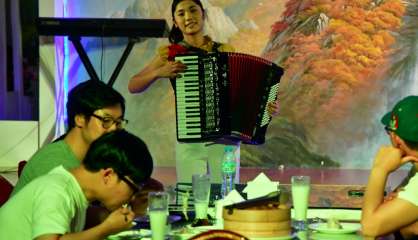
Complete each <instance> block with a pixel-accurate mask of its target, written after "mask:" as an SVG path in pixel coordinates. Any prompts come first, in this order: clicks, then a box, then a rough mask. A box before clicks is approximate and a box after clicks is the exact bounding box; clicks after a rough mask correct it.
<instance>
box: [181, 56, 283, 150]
mask: <svg viewBox="0 0 418 240" xmlns="http://www.w3.org/2000/svg"><path fill="white" fill-rule="evenodd" d="M175 60H176V61H181V62H183V63H184V64H185V65H186V66H187V70H186V71H185V72H184V73H183V74H182V76H181V77H178V78H177V79H176V80H175V95H176V126H177V140H178V141H179V142H201V141H208V140H215V139H218V138H233V139H237V140H240V141H242V142H243V143H247V144H262V143H264V141H265V134H266V131H267V126H268V124H269V123H270V120H271V117H270V116H269V114H268V112H267V105H268V103H269V102H273V101H275V100H276V97H277V91H278V87H279V82H280V78H281V76H282V75H283V69H282V68H280V67H278V66H277V65H276V64H274V63H272V62H270V61H268V60H265V59H263V58H260V57H256V56H252V55H248V54H243V53H230V52H217V53H208V54H186V55H178V56H176V57H175Z"/></svg>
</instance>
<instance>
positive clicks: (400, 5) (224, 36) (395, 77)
mask: <svg viewBox="0 0 418 240" xmlns="http://www.w3.org/2000/svg"><path fill="white" fill-rule="evenodd" d="M74 1H75V0H74ZM88 2H91V1H88ZM93 2H94V1H93ZM104 2H106V4H104V5H99V6H101V8H105V9H102V10H101V11H102V13H101V14H102V15H103V14H105V15H106V16H108V17H127V18H129V17H135V18H138V17H139V18H141V17H142V18H165V19H167V21H168V22H169V25H170V26H171V16H170V14H171V13H170V3H171V1H170V0H136V1H124V5H123V7H121V5H116V3H115V2H118V1H113V2H112V1H104ZM202 2H203V4H204V7H205V10H206V13H207V18H206V21H207V22H206V24H205V25H206V26H207V28H206V31H207V33H208V34H209V35H210V36H211V37H212V38H214V39H215V40H217V41H221V42H228V43H230V44H232V45H233V46H234V47H235V48H236V50H237V51H238V52H244V53H249V54H253V55H257V56H262V57H264V58H267V59H269V60H271V61H274V62H275V63H277V64H278V65H280V66H282V67H283V68H284V69H285V70H286V71H285V75H284V76H283V77H282V79H281V84H280V90H279V91H280V94H279V99H280V101H281V113H280V116H279V117H276V118H274V119H273V121H272V122H271V124H270V126H269V130H268V134H267V141H266V143H265V144H264V145H261V146H246V145H243V146H242V149H241V165H242V166H258V167H260V166H262V167H268V168H278V167H282V166H284V167H314V168H315V167H341V168H368V167H369V166H370V163H371V159H372V157H373V155H374V152H375V151H376V150H377V147H378V146H379V145H380V144H388V140H387V139H386V136H385V133H384V131H382V126H381V125H380V123H379V119H380V117H381V116H382V115H383V114H384V113H385V112H387V111H388V109H389V108H391V107H392V105H393V103H394V102H395V101H397V100H399V98H401V97H403V96H406V95H408V94H413V93H415V94H418V76H417V72H418V71H417V70H416V69H417V68H416V67H417V52H418V45H417V42H418V25H417V24H418V16H417V12H418V10H417V9H418V3H417V1H415V0H409V1H408V0H402V1H401V0H386V1H385V0H288V1H284V0H203V1H202ZM112 4H114V5H115V6H113V5H112ZM99 10H100V8H99ZM77 11H78V13H77V14H78V15H79V16H89V17H94V16H92V12H91V11H90V12H89V11H88V10H84V9H81V8H80V9H78V10H77ZM99 16H100V15H99ZM86 44H87V46H88V47H89V48H90V55H91V56H92V58H93V62H100V64H101V65H100V66H98V65H97V64H96V65H95V66H96V69H97V68H98V67H99V68H100V73H101V75H103V76H105V78H108V76H110V74H111V72H112V70H113V68H114V66H115V65H116V63H117V61H118V58H119V56H120V55H121V49H123V47H122V46H121V44H120V43H119V42H118V41H117V40H106V41H105V42H104V44H105V45H106V47H105V48H104V49H105V50H104V51H102V50H101V49H102V48H101V45H100V44H103V42H102V41H93V40H92V41H90V42H87V43H86ZM164 44H168V41H167V39H144V40H143V41H141V42H140V43H138V44H137V45H136V46H135V48H134V50H133V52H132V53H131V55H130V57H129V59H128V61H127V62H126V64H125V66H124V68H123V70H122V72H121V74H120V75H119V78H118V80H117V81H116V83H115V88H116V89H117V90H119V91H120V92H121V93H122V94H123V95H124V96H125V98H126V99H127V116H126V117H127V118H128V119H129V120H130V123H129V125H128V129H129V130H130V131H133V132H134V133H135V134H137V135H138V136H140V137H142V138H143V139H144V140H145V141H146V142H147V143H148V145H149V147H150V150H151V152H152V153H153V155H154V158H155V159H156V162H157V165H159V166H173V165H174V164H175V160H174V156H175V154H174V151H175V146H176V139H175V136H176V133H175V113H174V111H175V110H174V96H173V91H172V89H171V87H170V84H169V82H168V81H166V80H165V79H162V80H158V81H157V82H156V83H154V84H153V85H152V86H151V87H150V88H149V89H148V90H147V91H146V92H145V93H143V94H138V95H134V94H130V93H129V92H128V90H127V84H128V80H129V78H130V77H131V76H132V75H133V74H134V73H136V72H137V71H139V70H140V69H141V68H142V67H143V66H144V64H146V63H147V62H148V61H149V60H150V59H151V58H152V57H153V55H154V54H155V52H156V50H157V48H158V47H159V46H162V45H164ZM94 59H95V60H96V61H94ZM77 61H78V60H76V59H75V60H74V63H76V62H77ZM74 65H77V64H74ZM77 69H78V70H76V71H75V72H76V75H77V76H78V78H80V79H83V78H86V73H85V71H84V70H83V69H80V68H77Z"/></svg>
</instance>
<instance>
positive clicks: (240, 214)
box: [222, 204, 291, 238]
mask: <svg viewBox="0 0 418 240" xmlns="http://www.w3.org/2000/svg"><path fill="white" fill-rule="evenodd" d="M222 216H223V219H224V229H225V230H230V231H234V232H237V233H239V234H242V235H244V236H246V237H250V238H251V237H281V236H288V235H290V233H291V222H290V208H289V207H288V206H286V205H284V204H282V205H277V204H268V205H267V206H257V207H251V208H246V209H226V208H224V209H223V212H222Z"/></svg>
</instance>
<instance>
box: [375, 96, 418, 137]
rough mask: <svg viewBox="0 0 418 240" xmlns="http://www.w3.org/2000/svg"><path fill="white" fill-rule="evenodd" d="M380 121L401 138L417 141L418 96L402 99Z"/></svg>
mask: <svg viewBox="0 0 418 240" xmlns="http://www.w3.org/2000/svg"><path fill="white" fill-rule="evenodd" d="M380 121H381V122H382V123H383V124H384V125H385V126H386V127H387V128H388V129H389V130H390V131H393V132H395V133H396V134H397V135H398V136H399V137H401V138H402V139H405V140H408V141H412V142H418V96H408V97H406V98H404V99H402V100H401V101H399V102H398V103H397V104H396V105H395V107H394V108H393V110H392V111H391V112H388V113H386V114H385V115H384V116H383V117H382V119H381V120H380Z"/></svg>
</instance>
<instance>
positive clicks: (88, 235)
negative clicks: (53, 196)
mask: <svg viewBox="0 0 418 240" xmlns="http://www.w3.org/2000/svg"><path fill="white" fill-rule="evenodd" d="M134 215H135V214H134V212H133V211H131V210H129V209H127V208H119V209H117V210H115V211H114V212H112V213H111V214H110V215H109V217H107V218H106V219H105V221H104V222H102V223H101V224H99V225H97V226H95V227H92V228H90V229H87V230H84V231H81V232H76V233H67V234H64V235H60V234H46V235H42V236H39V237H37V238H36V239H35V240H57V239H59V240H102V239H104V238H106V237H107V236H109V235H111V234H116V233H118V232H121V231H123V230H128V229H130V228H131V227H132V220H133V219H134ZM125 217H126V220H125Z"/></svg>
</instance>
